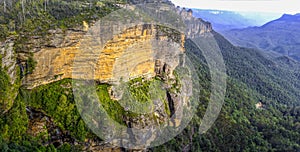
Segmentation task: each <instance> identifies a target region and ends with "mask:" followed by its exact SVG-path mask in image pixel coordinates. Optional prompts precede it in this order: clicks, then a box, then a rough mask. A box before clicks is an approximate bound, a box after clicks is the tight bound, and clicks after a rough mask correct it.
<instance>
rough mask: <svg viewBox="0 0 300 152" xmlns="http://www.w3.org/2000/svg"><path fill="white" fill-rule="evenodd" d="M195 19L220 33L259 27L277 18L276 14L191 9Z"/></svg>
mask: <svg viewBox="0 0 300 152" xmlns="http://www.w3.org/2000/svg"><path fill="white" fill-rule="evenodd" d="M193 12H194V13H193V14H194V16H196V17H199V18H202V19H204V20H208V21H209V22H211V23H212V26H213V28H214V29H215V30H216V31H218V32H221V33H222V31H226V30H230V29H240V28H246V27H249V26H261V25H263V24H265V23H266V22H268V21H271V20H274V19H276V18H278V17H279V16H280V15H281V14H278V13H259V12H234V11H223V10H205V9H193Z"/></svg>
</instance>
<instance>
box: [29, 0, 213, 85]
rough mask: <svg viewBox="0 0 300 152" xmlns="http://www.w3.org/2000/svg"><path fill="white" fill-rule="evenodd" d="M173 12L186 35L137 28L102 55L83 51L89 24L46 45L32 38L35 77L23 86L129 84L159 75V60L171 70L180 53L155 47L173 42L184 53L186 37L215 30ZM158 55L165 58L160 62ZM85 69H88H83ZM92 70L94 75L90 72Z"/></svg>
mask: <svg viewBox="0 0 300 152" xmlns="http://www.w3.org/2000/svg"><path fill="white" fill-rule="evenodd" d="M166 2H167V1H166ZM172 9H174V11H176V12H177V14H179V16H181V17H182V21H183V22H184V24H185V25H186V32H185V33H181V34H180V33H178V32H175V30H174V31H167V32H166V29H162V27H161V26H155V25H140V26H135V27H131V28H128V29H125V30H124V31H123V32H122V33H121V34H119V35H116V36H115V37H113V39H111V40H109V41H108V42H107V43H106V44H105V47H104V49H103V50H102V51H101V53H100V54H95V53H91V52H88V51H84V50H81V49H82V48H87V47H88V46H84V45H89V44H84V43H86V42H87V41H89V40H87V39H88V37H85V34H86V33H87V32H86V30H87V29H88V27H86V24H84V25H85V27H84V29H83V30H68V31H65V32H62V31H61V30H52V31H49V33H50V36H48V38H47V39H48V41H47V42H45V43H41V41H42V40H40V39H41V38H39V37H35V38H32V41H31V43H30V45H31V46H34V48H33V49H32V50H31V52H33V53H34V60H35V61H36V62H37V64H36V67H35V69H34V71H33V72H32V74H29V75H27V76H26V78H25V79H23V84H25V85H27V86H28V88H33V87H36V86H39V85H43V84H47V83H50V82H53V81H58V80H61V79H64V78H83V79H95V80H99V81H100V82H105V83H107V82H108V83H111V82H115V81H118V80H119V79H121V78H122V79H125V80H128V79H129V78H132V77H138V76H147V77H152V76H154V75H155V74H156V72H155V68H156V69H157V68H158V67H156V66H155V63H157V62H158V61H157V60H163V62H161V61H160V62H161V63H162V64H164V62H166V61H165V60H168V62H169V63H168V64H171V65H172V66H171V69H172V68H175V67H176V66H177V65H176V64H178V56H177V57H176V54H178V53H174V52H172V50H170V49H169V48H168V47H162V48H154V47H153V46H155V45H156V44H153V43H157V42H156V41H161V42H162V41H169V42H174V43H177V44H178V45H179V47H181V50H182V51H184V48H183V46H184V42H185V37H188V38H194V37H195V36H197V35H202V34H205V33H207V32H211V31H212V27H211V25H210V23H207V22H204V21H203V20H201V19H196V18H194V17H193V16H192V12H191V11H190V10H189V11H187V10H185V9H180V8H175V6H172ZM175 33H177V34H175ZM90 41H93V40H90ZM82 46H84V47H82ZM92 47H93V49H94V50H101V49H102V48H97V46H92ZM93 52H94V51H93ZM159 55H161V56H163V57H162V58H159V57H158V56H159ZM172 55H173V56H172ZM75 57H77V59H78V60H80V62H81V63H82V64H77V65H76V66H77V67H74V65H73V63H74V60H75ZM165 57H167V58H168V59H166V58H165ZM92 62H94V63H92ZM173 62H174V63H173ZM78 66H79V67H78ZM84 66H86V68H83V67H84ZM160 66H162V65H160ZM74 68H75V69H74ZM76 69H80V71H78V70H76ZM91 70H92V71H93V72H89V71H91ZM72 72H75V73H81V74H74V73H72ZM86 73H89V74H86ZM72 74H73V75H72Z"/></svg>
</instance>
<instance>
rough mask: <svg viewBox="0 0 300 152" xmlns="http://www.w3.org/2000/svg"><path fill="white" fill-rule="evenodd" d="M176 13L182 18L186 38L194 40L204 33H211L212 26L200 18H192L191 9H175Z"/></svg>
mask: <svg viewBox="0 0 300 152" xmlns="http://www.w3.org/2000/svg"><path fill="white" fill-rule="evenodd" d="M177 13H178V14H179V15H180V16H181V17H182V19H183V21H184V23H185V25H186V32H185V34H186V36H187V38H195V37H199V36H200V35H203V34H205V33H209V32H212V31H213V29H212V25H211V23H209V22H205V21H204V20H202V19H201V18H195V17H193V11H192V10H191V9H189V10H186V9H185V8H182V9H181V8H180V7H177Z"/></svg>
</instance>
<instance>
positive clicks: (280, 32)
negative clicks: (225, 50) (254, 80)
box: [223, 14, 300, 61]
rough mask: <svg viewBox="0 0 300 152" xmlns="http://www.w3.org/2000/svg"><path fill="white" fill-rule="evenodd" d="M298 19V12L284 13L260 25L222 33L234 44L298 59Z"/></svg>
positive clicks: (299, 16) (299, 18)
mask: <svg viewBox="0 0 300 152" xmlns="http://www.w3.org/2000/svg"><path fill="white" fill-rule="evenodd" d="M299 21H300V15H299V14H296V15H288V14H284V15H283V16H282V17H280V18H279V19H276V20H274V21H271V22H268V23H266V24H265V25H263V26H260V27H250V28H245V29H235V30H230V31H226V32H224V33H223V34H224V36H225V37H226V38H227V39H229V40H230V41H231V42H232V43H233V44H235V45H239V46H244V47H251V48H257V49H261V50H265V51H274V52H277V53H279V54H282V55H285V56H288V57H290V58H293V59H295V60H298V61H299V60H300V54H299V49H300V45H299V44H300V39H299V38H300V35H299V33H300V31H299V28H298V27H299V24H300V22H299Z"/></svg>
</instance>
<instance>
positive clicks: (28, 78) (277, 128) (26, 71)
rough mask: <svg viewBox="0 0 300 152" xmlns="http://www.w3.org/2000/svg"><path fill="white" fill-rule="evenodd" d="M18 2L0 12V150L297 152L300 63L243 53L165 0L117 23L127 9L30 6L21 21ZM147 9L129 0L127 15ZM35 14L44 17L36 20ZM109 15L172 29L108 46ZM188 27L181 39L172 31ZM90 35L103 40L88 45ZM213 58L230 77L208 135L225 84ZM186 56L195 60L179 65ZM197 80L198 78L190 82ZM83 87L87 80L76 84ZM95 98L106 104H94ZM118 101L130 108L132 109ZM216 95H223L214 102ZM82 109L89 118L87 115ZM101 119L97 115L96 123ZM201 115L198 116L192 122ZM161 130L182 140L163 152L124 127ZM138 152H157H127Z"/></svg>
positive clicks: (58, 0)
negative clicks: (209, 113)
mask: <svg viewBox="0 0 300 152" xmlns="http://www.w3.org/2000/svg"><path fill="white" fill-rule="evenodd" d="M14 2H15V4H16V5H13V4H10V5H8V4H7V9H6V10H2V8H4V7H1V9H0V12H1V13H4V14H5V17H3V18H0V21H1V22H0V23H1V28H3V29H4V30H1V45H0V47H1V49H0V50H1V61H2V62H0V63H1V64H0V65H1V66H0V85H1V90H0V95H1V96H0V106H1V107H0V110H1V113H0V149H1V150H4V151H138V150H140V151H141V150H144V151H299V150H300V145H299V143H300V141H299V140H300V132H299V131H298V130H299V129H300V123H299V122H300V108H299V106H300V103H299V99H300V85H298V84H300V82H299V81H300V79H299V77H300V72H299V71H300V70H299V68H300V65H299V64H298V62H294V61H292V60H290V59H289V58H285V57H282V58H276V60H275V59H274V60H273V59H270V58H269V57H266V54H265V53H263V52H261V51H259V50H257V49H249V48H243V47H236V46H234V45H232V44H231V43H230V42H229V41H228V40H226V39H225V38H224V37H223V36H222V35H220V34H219V33H217V32H215V31H214V30H213V29H212V26H211V24H210V23H209V22H205V21H203V20H202V19H197V18H194V17H193V14H192V13H191V12H190V11H188V10H185V9H181V8H175V6H174V5H172V3H170V2H169V1H165V0H162V1H161V2H159V3H157V1H152V0H149V1H146V2H148V3H149V4H150V5H146V7H144V5H142V6H139V7H128V8H129V11H128V12H125V13H124V12H123V13H119V15H120V16H118V15H115V14H113V16H109V14H110V13H111V12H113V11H115V10H120V9H121V8H122V7H124V4H126V3H125V1H115V2H111V1H98V0H92V1H90V0H87V1H79V0H78V1H76V0H73V1H69V0H53V1H51V0H49V1H47V2H49V3H43V2H40V1H37V2H33V1H31V2H29V1H27V5H26V7H23V9H24V8H26V10H27V11H24V12H25V13H24V12H23V14H22V13H21V12H22V7H21V6H22V2H24V1H14ZM141 2H143V4H144V1H142V0H132V1H129V3H131V4H139V3H141ZM91 3H92V4H93V5H91ZM161 3H163V5H161ZM46 4H47V5H46ZM1 6H2V4H1ZM8 6H9V7H8ZM147 6H148V7H147ZM159 7H161V8H160V9H158V8H159ZM8 8H9V9H8ZM50 8H52V9H50ZM33 10H38V11H37V12H35V13H34V11H33ZM53 10H56V11H53ZM157 10H159V11H157ZM136 12H139V13H136ZM141 12H142V13H141ZM22 16H23V17H22ZM24 16H25V17H24ZM106 16H107V17H108V18H106V19H108V20H110V19H114V21H116V20H117V21H120V23H122V22H121V21H128V22H131V23H134V21H135V19H136V17H139V18H142V19H144V20H145V21H149V19H152V17H153V18H159V19H160V21H165V22H164V23H168V22H171V23H173V24H172V25H169V26H162V25H160V24H159V25H151V24H142V25H138V26H133V27H128V28H124V29H122V28H120V29H122V30H120V31H119V29H117V30H118V31H119V32H118V33H117V34H116V36H114V37H110V36H111V35H110V34H111V33H113V32H111V31H113V30H112V29H113V28H115V27H113V26H107V24H106V22H103V23H101V22H100V23H99V22H98V20H99V19H101V18H102V17H104V18H105V17H106ZM105 21H106V20H105ZM10 22H15V24H14V25H15V28H11V27H12V26H10V24H9V23H10ZM93 25H101V26H93ZM104 25H106V26H104ZM182 25H184V26H183V27H185V28H183V29H180V28H176V29H174V28H171V27H182ZM119 26H121V27H126V25H124V24H121V25H119ZM94 27H95V28H94ZM101 28H104V29H106V30H105V31H106V32H107V33H101V34H102V35H101V36H99V35H97V34H98V33H97V32H98V31H97V30H99V29H101ZM93 34H95V35H96V36H95V37H89V36H91V35H92V36H93ZM105 34H107V35H105ZM103 35H105V36H103ZM98 38H99V39H98ZM101 38H102V39H101ZM103 39H107V41H108V43H105V47H103V48H104V49H103V50H104V51H103V52H100V53H95V52H97V51H95V52H94V50H98V49H99V48H101V47H100V46H101V45H100V44H102V43H100V44H99V42H102V41H100V40H103ZM95 40H99V41H95ZM152 42H155V43H154V44H155V45H153V44H152ZM164 42H168V43H167V44H168V45H167V44H165V43H164ZM94 44H96V45H94ZM133 44H137V45H133ZM169 44H171V45H169ZM197 45H198V46H197ZM199 45H201V46H199ZM150 46H155V47H150ZM208 46H214V47H213V48H208ZM83 48H84V49H83ZM203 49H207V50H203ZM210 49H217V50H218V49H220V53H221V54H222V56H223V59H224V62H225V66H226V73H227V86H226V94H225V99H224V104H223V107H222V109H221V112H220V114H219V115H218V118H217V120H216V121H215V122H214V124H213V126H212V127H211V128H209V130H207V131H205V132H204V133H203V134H200V133H199V130H201V129H200V128H201V127H203V126H201V123H202V122H203V121H204V120H203V116H204V115H205V112H206V110H207V108H208V107H209V103H212V99H211V94H212V93H213V92H212V90H211V89H212V86H211V81H212V80H213V78H212V76H216V74H220V73H221V72H220V71H214V70H215V69H209V63H208V61H209V60H208V59H206V58H205V55H204V54H203V52H205V51H206V52H210V51H208V50H210ZM141 50H143V51H141ZM81 51H83V52H81ZM78 52H79V53H78ZM80 52H81V53H82V54H80ZM76 53H78V54H79V57H77V58H75V57H74V54H76ZM185 55H186V56H187V58H188V59H189V60H190V61H189V60H185V58H183V57H182V56H185ZM96 57H99V58H100V59H101V60H96V59H95V58H96ZM74 59H75V60H74ZM74 61H75V64H77V65H78V66H75V67H76V69H75V70H74V69H72V68H74V67H72V64H73V63H72V62H74ZM93 61H97V62H96V63H95V62H93ZM188 63H190V64H191V65H192V66H193V69H192V70H189V69H186V68H184V67H182V66H183V65H188ZM216 63H217V62H216ZM87 65H89V66H90V67H92V66H95V68H94V69H91V68H90V67H88V66H87ZM74 71H75V72H74ZM191 71H192V72H194V74H193V77H192V79H191V78H190V75H189V73H190V72H191ZM72 72H74V73H73V74H72ZM83 74H85V75H83ZM92 74H95V75H92ZM221 74H222V73H221ZM91 75H92V76H93V77H91ZM73 76H76V77H75V78H76V79H75V78H74V77H73ZM77 76H78V77H77ZM80 76H81V77H80ZM119 76H120V77H119ZM79 78H81V79H82V80H83V81H78V79H79ZM79 80H80V79H79ZM82 84H88V87H86V86H85V85H82ZM90 84H93V85H90ZM80 85H82V87H81V88H80V87H78V86H80ZM197 85H199V86H197ZM191 86H197V87H199V90H192V94H194V95H195V96H190V94H191V88H190V87H191ZM214 87H218V86H214ZM93 90H94V92H93ZM124 90H125V91H124ZM76 91H79V93H82V96H78V94H76ZM120 94H121V95H120ZM93 95H95V96H96V97H97V98H99V99H100V100H99V101H96V102H94V101H93V100H90V99H91V98H93ZM120 96H121V97H120ZM122 96H125V97H127V98H125V100H124V99H122ZM217 96H222V93H221V92H217ZM120 98H121V99H120ZM186 99H191V100H186ZM136 101H137V102H136ZM78 103H79V104H78ZM99 103H100V104H101V105H102V107H103V109H104V110H105V113H106V114H107V115H109V116H110V118H112V119H113V120H114V121H115V122H117V123H118V124H117V125H112V126H110V127H107V126H105V124H104V123H102V122H105V121H107V119H106V118H103V117H102V116H103V115H100V114H101V112H103V111H100V110H103V109H100V108H99V106H98V104H99ZM81 106H82V107H83V108H84V107H87V109H83V110H82V109H81V108H82V107H81ZM215 106H217V105H215ZM97 108H98V109H97ZM95 110H96V112H95V113H96V115H92V114H93V112H94V111H95ZM97 110H98V111H97ZM193 110H195V114H194V115H189V114H190V113H189V111H193ZM186 111H188V112H186ZM173 116H174V117H173ZM190 119H191V121H190V122H189V123H188V124H187V126H184V125H185V121H189V120H190ZM86 120H90V121H91V122H90V123H87V122H88V121H86ZM91 124H92V125H91ZM157 125H158V126H159V125H165V126H164V127H166V128H167V129H166V131H168V132H167V134H164V135H167V136H163V137H166V138H169V137H172V135H173V134H169V133H170V130H171V131H173V130H172V129H173V128H179V129H182V132H180V133H179V134H178V135H177V136H176V137H174V138H171V140H170V141H168V142H166V143H163V144H162V145H160V144H158V145H157V144H156V143H155V142H153V140H154V139H156V138H159V137H160V136H159V134H156V133H153V132H150V133H149V132H146V133H144V132H142V133H141V134H138V133H136V134H134V133H133V131H134V130H133V131H132V130H131V129H123V128H122V127H124V126H125V127H128V128H143V129H149V128H150V130H151V129H152V128H153V126H154V127H155V126H157ZM181 125H183V127H181ZM97 126H100V127H99V128H100V131H101V130H105V129H115V130H117V131H115V130H113V131H115V132H111V134H109V137H108V138H110V136H119V135H124V134H125V136H122V137H124V138H122V140H121V141H120V143H121V144H117V145H119V146H123V147H118V146H116V145H112V144H110V143H108V142H107V141H105V137H107V136H99V134H97V132H95V128H96V129H97ZM122 131H123V132H122ZM164 131H165V130H164ZM163 133H164V132H163ZM127 136H129V137H130V138H129V139H128V138H127ZM101 137H104V138H101ZM141 137H143V138H141ZM140 139H143V140H140ZM130 141H131V142H130ZM112 142H114V143H116V142H115V141H112ZM117 142H119V141H117ZM131 143H133V144H137V145H139V144H142V145H146V146H149V144H150V145H152V144H153V145H156V147H151V148H148V149H146V148H145V147H137V148H136V149H135V150H133V149H125V148H124V147H126V146H130V144H131ZM133 147H134V146H133Z"/></svg>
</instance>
